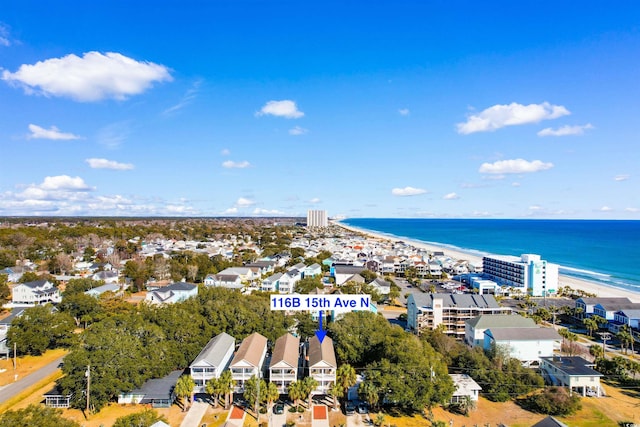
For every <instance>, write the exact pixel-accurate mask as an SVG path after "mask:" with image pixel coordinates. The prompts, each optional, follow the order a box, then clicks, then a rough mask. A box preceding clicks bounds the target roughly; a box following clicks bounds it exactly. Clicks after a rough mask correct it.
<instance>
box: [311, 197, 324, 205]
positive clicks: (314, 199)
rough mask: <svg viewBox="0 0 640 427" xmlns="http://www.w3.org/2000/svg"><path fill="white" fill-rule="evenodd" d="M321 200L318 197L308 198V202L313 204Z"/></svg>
mask: <svg viewBox="0 0 640 427" xmlns="http://www.w3.org/2000/svg"><path fill="white" fill-rule="evenodd" d="M321 201H322V200H320V199H319V198H318V197H314V198H313V199H311V200H309V203H313V204H314V205H315V204H317V203H320V202H321Z"/></svg>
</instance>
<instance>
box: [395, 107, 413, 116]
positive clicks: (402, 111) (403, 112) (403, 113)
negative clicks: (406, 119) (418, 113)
mask: <svg viewBox="0 0 640 427" xmlns="http://www.w3.org/2000/svg"><path fill="white" fill-rule="evenodd" d="M398 113H399V114H400V115H401V116H408V115H409V114H411V111H409V109H408V108H401V109H399V110H398Z"/></svg>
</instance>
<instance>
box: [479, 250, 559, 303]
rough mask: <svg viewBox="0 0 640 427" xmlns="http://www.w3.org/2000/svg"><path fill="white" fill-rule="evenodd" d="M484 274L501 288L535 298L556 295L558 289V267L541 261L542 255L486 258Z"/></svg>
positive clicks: (493, 256) (484, 259) (483, 264)
mask: <svg viewBox="0 0 640 427" xmlns="http://www.w3.org/2000/svg"><path fill="white" fill-rule="evenodd" d="M482 272H483V275H484V276H485V277H487V278H488V279H490V280H492V281H494V282H496V284H497V285H498V286H500V287H507V288H514V289H516V290H520V291H522V292H524V293H527V294H529V295H531V296H534V297H542V296H546V295H549V294H554V293H555V292H556V290H557V288H558V266H557V265H556V264H551V263H548V262H547V261H545V260H543V259H540V255H534V254H522V255H520V258H518V257H515V256H510V255H489V256H485V257H483V258H482Z"/></svg>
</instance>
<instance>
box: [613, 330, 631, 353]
mask: <svg viewBox="0 0 640 427" xmlns="http://www.w3.org/2000/svg"><path fill="white" fill-rule="evenodd" d="M616 338H618V340H619V341H620V346H621V347H622V349H623V350H624V354H627V350H628V349H629V346H630V345H631V346H633V335H631V332H630V328H629V326H628V325H623V326H622V327H621V328H620V330H619V331H618V333H617V334H616ZM631 353H633V348H632V349H631Z"/></svg>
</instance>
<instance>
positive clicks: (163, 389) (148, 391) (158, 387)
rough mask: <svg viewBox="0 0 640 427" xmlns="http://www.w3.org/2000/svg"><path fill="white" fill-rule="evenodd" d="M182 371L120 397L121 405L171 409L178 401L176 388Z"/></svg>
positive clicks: (157, 379) (148, 382) (155, 380)
mask: <svg viewBox="0 0 640 427" xmlns="http://www.w3.org/2000/svg"><path fill="white" fill-rule="evenodd" d="M182 373H183V371H182V370H177V371H173V372H171V373H170V374H169V375H167V376H166V377H164V378H154V379H150V380H148V381H147V382H146V383H144V384H143V385H142V387H140V388H137V389H135V390H131V391H130V392H127V393H120V394H119V395H118V403H119V404H121V405H122V404H127V403H136V404H141V405H151V407H153V408H170V407H171V405H172V404H173V401H174V400H175V399H176V395H175V393H174V388H175V386H176V383H177V382H178V378H180V376H181V375H182Z"/></svg>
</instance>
